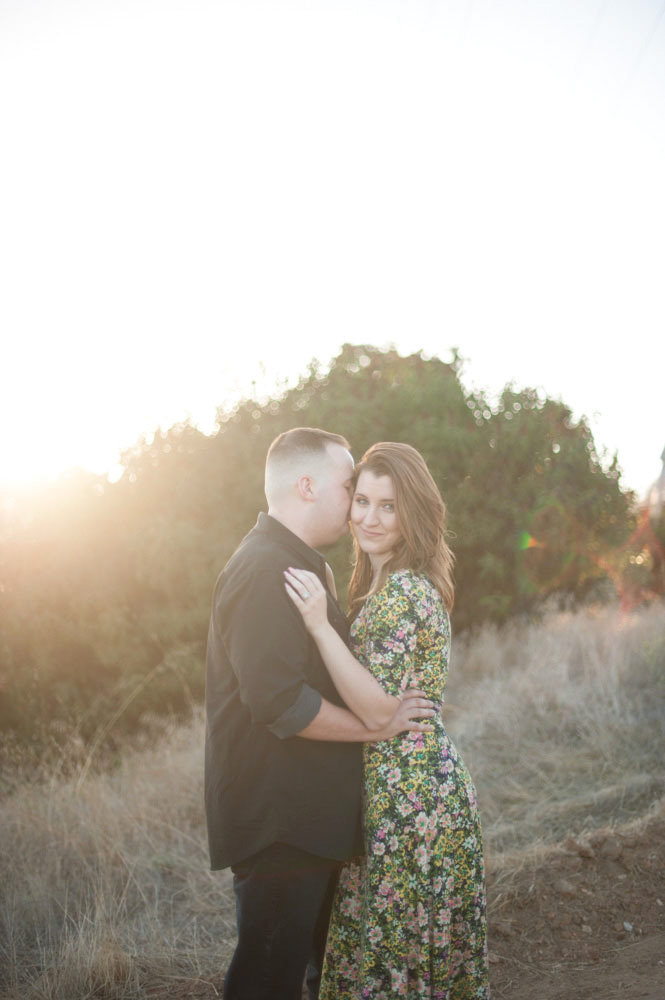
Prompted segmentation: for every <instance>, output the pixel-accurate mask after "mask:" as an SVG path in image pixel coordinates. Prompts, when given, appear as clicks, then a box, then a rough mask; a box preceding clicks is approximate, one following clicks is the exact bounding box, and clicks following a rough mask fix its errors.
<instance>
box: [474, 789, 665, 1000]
mask: <svg viewBox="0 0 665 1000" xmlns="http://www.w3.org/2000/svg"><path fill="white" fill-rule="evenodd" d="M509 870H510V866H508V865H505V864H504V865H500V864H498V863H497V865H496V866H494V870H492V866H491V870H490V874H489V876H488V899H489V909H490V921H489V940H490V958H491V965H490V968H491V980H492V992H493V996H494V998H495V1000H504V998H505V1000H527V998H528V1000H533V998H534V997H538V998H540V1000H586V998H588V1000H610V998H614V997H617V998H619V997H621V998H623V1000H638V998H640V1000H665V808H664V807H662V806H661V808H660V809H658V810H657V811H655V812H654V813H653V814H652V815H651V816H650V817H648V818H647V819H644V820H642V821H640V822H637V823H632V824H629V825H627V826H624V827H621V828H619V829H614V830H612V829H604V830H596V831H594V832H593V833H591V834H589V835H588V836H580V837H572V836H571V837H568V839H567V840H566V841H565V842H564V843H563V844H561V845H560V846H559V847H557V848H555V849H554V850H551V851H549V852H542V853H541V854H540V856H538V855H536V854H534V855H533V856H532V857H531V858H529V857H526V858H525V859H524V862H523V866H522V867H521V868H520V870H519V871H517V872H515V871H514V870H513V871H512V872H511V873H510V874H509V875H508V874H506V873H507V872H508V871H509Z"/></svg>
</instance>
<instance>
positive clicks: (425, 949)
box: [320, 570, 489, 1000]
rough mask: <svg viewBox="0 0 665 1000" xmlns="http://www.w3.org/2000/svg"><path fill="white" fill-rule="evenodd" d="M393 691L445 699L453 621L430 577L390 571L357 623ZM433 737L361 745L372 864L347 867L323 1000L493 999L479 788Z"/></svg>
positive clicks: (372, 661)
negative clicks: (409, 689)
mask: <svg viewBox="0 0 665 1000" xmlns="http://www.w3.org/2000/svg"><path fill="white" fill-rule="evenodd" d="M351 638H352V644H353V650H354V653H355V655H356V656H357V658H358V659H359V660H360V661H361V662H362V663H363V664H364V665H365V666H366V667H367V668H368V669H369V670H370V671H371V672H372V674H373V675H374V676H375V677H376V678H377V680H378V681H379V682H380V683H381V684H382V686H383V687H384V688H385V690H386V691H387V692H388V693H389V694H392V695H399V694H400V691H401V690H404V689H406V688H407V687H413V688H420V689H421V690H422V691H424V692H425V694H426V695H427V697H428V698H430V699H431V700H432V701H435V702H437V703H440V702H442V700H443V689H444V685H445V680H446V674H447V670H448V656H449V649H450V622H449V618H448V614H447V612H446V610H445V608H444V606H443V603H442V601H441V597H440V595H439V593H438V591H437V590H436V588H435V587H434V586H433V585H432V583H430V581H429V580H428V579H427V578H426V577H424V576H421V575H417V574H415V573H412V572H411V571H408V570H401V571H398V572H395V573H392V574H391V575H390V576H389V578H388V580H387V582H386V584H385V586H384V587H383V588H382V589H381V590H380V591H379V592H378V593H376V594H374V595H372V596H371V597H369V598H368V599H367V601H366V603H365V606H364V607H363V609H362V611H361V612H360V614H359V616H358V618H357V619H356V620H355V622H354V623H353V625H352V627H351ZM432 724H433V726H434V732H433V733H415V732H414V733H408V734H402V735H401V736H397V737H395V738H394V739H392V740H384V741H383V742H380V743H374V744H365V748H364V775H365V776H364V795H365V802H364V833H365V852H366V853H365V857H363V858H359V859H357V860H356V861H354V862H351V863H349V864H347V865H345V866H344V868H343V869H342V872H341V876H340V882H339V886H338V890H337V895H336V897H335V903H334V906H333V913H332V917H331V923H330V930H329V933H328V944H327V949H326V960H325V966H324V971H323V982H322V986H321V994H320V997H321V1000H388V998H393V997H406V998H407V1000H422V998H427V1000H472V998H473V1000H487V998H488V997H489V985H488V974H487V945H486V921H485V885H484V869H483V854H482V841H481V832H480V824H479V819H478V810H477V805H476V794H475V789H474V787H473V783H472V781H471V778H470V776H469V772H468V771H467V770H466V767H465V766H464V763H463V761H462V759H461V757H460V755H459V754H458V753H457V751H456V749H455V747H454V745H453V744H452V743H451V741H450V739H449V738H448V736H447V735H446V732H445V729H444V727H443V723H442V721H441V719H440V718H439V717H436V718H435V719H434V720H433V723H432Z"/></svg>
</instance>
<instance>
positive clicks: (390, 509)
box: [383, 503, 395, 514]
mask: <svg viewBox="0 0 665 1000" xmlns="http://www.w3.org/2000/svg"><path fill="white" fill-rule="evenodd" d="M383 509H384V510H385V511H387V512H388V513H389V514H392V513H393V512H394V510H395V505H394V504H392V503H384V505H383Z"/></svg>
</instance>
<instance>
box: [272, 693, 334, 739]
mask: <svg viewBox="0 0 665 1000" xmlns="http://www.w3.org/2000/svg"><path fill="white" fill-rule="evenodd" d="M321 701H322V699H321V695H320V694H319V692H318V691H315V690H314V688H313V687H310V686H309V684H303V686H302V687H301V689H300V694H299V695H298V697H297V698H296V700H295V701H294V703H293V705H291V706H290V708H287V709H286V710H285V711H284V712H282V714H281V715H280V716H279V718H277V719H275V721H274V722H271V723H270V725H269V726H268V729H269V730H270V732H271V733H274V734H275V736H278V737H279V738H280V740H284V739H286V738H287V737H288V736H295V735H296V734H297V733H299V732H301V730H303V729H304V728H305V726H308V725H309V724H310V722H311V721H312V719H314V718H315V717H316V716H317V715H318V713H319V709H320V708H321Z"/></svg>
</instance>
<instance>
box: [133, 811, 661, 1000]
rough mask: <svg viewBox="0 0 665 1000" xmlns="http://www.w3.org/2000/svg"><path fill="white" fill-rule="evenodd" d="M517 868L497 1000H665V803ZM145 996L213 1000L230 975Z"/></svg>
mask: <svg viewBox="0 0 665 1000" xmlns="http://www.w3.org/2000/svg"><path fill="white" fill-rule="evenodd" d="M516 865H517V862H516V861H515V860H514V859H509V858H497V859H495V861H494V862H493V863H491V864H490V866H489V868H490V870H489V875H488V885H487V890H488V908H489V940H490V969H491V982H492V997H493V1000H614V998H616V1000H619V998H621V1000H665V804H661V806H660V808H659V809H657V810H655V811H654V812H653V813H652V814H651V815H650V816H649V817H648V818H647V819H644V820H640V821H637V822H635V823H632V824H628V825H626V826H623V827H620V828H618V829H611V828H606V829H603V830H595V831H594V832H593V833H591V834H590V835H589V836H588V837H576V838H575V837H569V838H568V839H567V840H566V841H565V842H564V843H562V844H560V845H557V846H556V847H554V848H552V847H550V848H549V849H545V848H543V849H541V850H540V851H536V850H532V851H531V852H530V853H528V854H525V855H523V856H522V858H521V859H520V861H519V867H516ZM146 993H147V995H148V996H150V997H151V998H154V1000H166V998H167V997H168V998H170V1000H185V998H196V1000H213V998H220V997H221V996H222V975H221V973H220V975H219V976H217V977H214V978H213V979H211V980H201V979H199V980H191V979H182V980H173V979H172V980H170V981H169V982H168V983H167V982H162V983H154V984H153V985H152V986H151V987H149V988H148V990H147V991H146Z"/></svg>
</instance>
